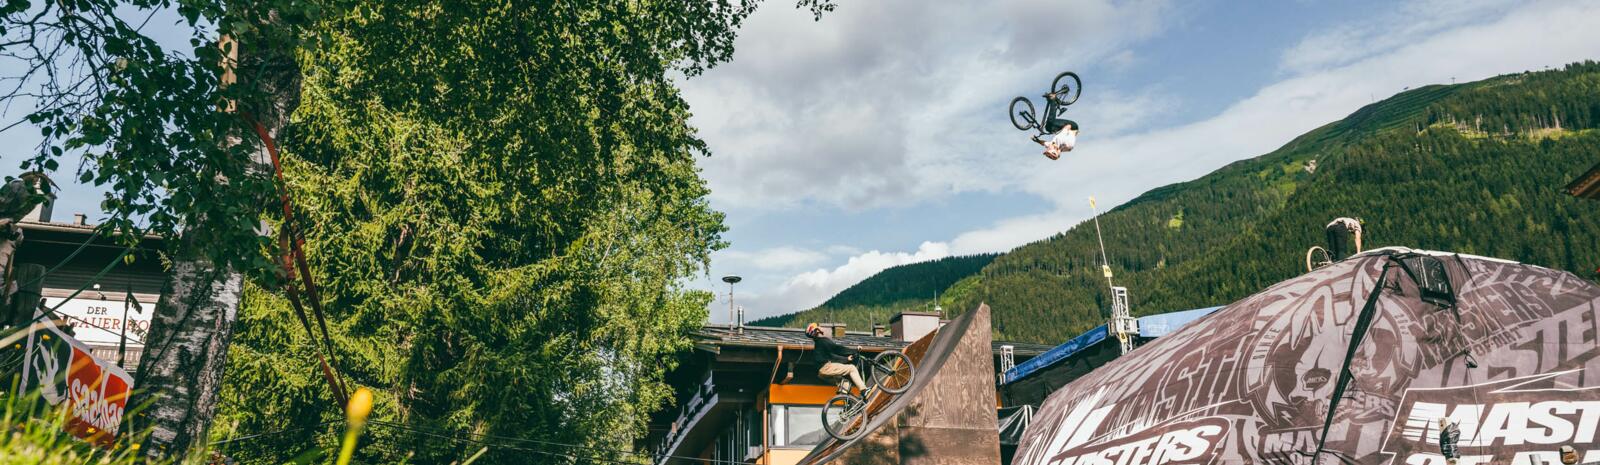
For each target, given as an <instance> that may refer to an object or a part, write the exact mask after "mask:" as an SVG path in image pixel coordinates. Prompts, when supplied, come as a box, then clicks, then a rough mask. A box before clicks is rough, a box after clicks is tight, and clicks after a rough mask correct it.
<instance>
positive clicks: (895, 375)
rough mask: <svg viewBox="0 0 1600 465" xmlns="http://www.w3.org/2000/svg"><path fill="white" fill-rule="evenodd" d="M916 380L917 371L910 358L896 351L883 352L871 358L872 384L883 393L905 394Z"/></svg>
mask: <svg viewBox="0 0 1600 465" xmlns="http://www.w3.org/2000/svg"><path fill="white" fill-rule="evenodd" d="M916 379H917V369H916V367H915V366H913V365H912V364H911V358H909V357H906V354H903V353H900V351H898V350H885V351H883V353H880V354H878V356H877V357H873V358H872V383H873V384H876V385H878V387H879V388H883V392H887V393H890V394H900V393H903V392H906V390H907V389H911V382H912V381H915V380H916Z"/></svg>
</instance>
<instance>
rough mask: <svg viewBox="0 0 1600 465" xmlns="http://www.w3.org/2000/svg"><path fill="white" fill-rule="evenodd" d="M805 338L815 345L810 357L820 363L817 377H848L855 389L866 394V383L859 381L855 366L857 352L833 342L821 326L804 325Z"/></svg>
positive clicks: (858, 372)
mask: <svg viewBox="0 0 1600 465" xmlns="http://www.w3.org/2000/svg"><path fill="white" fill-rule="evenodd" d="M806 337H810V338H811V341H812V343H813V344H815V345H816V350H815V351H813V355H812V357H815V359H816V361H818V362H821V363H822V367H821V368H818V369H817V376H821V377H824V378H840V377H848V378H850V382H851V383H852V384H855V386H856V389H860V390H861V392H863V393H864V392H867V383H866V382H865V381H862V380H861V370H860V369H858V368H856V364H855V359H856V356H858V355H860V352H859V351H857V350H855V349H852V348H849V347H845V346H843V345H840V344H839V343H837V342H833V339H832V338H829V337H828V335H827V332H825V331H823V330H822V326H820V325H818V324H816V323H812V324H808V325H806Z"/></svg>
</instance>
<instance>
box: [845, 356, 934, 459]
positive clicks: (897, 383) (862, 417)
mask: <svg viewBox="0 0 1600 465" xmlns="http://www.w3.org/2000/svg"><path fill="white" fill-rule="evenodd" d="M854 363H855V364H856V368H857V369H859V370H860V371H861V373H862V374H863V375H865V377H866V378H867V379H868V380H869V381H868V382H867V385H868V386H867V390H866V392H862V393H861V395H859V396H857V395H855V394H851V393H850V380H849V379H848V378H845V379H840V380H839V394H838V395H836V396H833V398H832V399H828V403H827V404H825V405H823V406H822V428H823V429H824V430H826V431H827V432H828V435H829V436H833V437H834V438H836V439H839V440H841V441H848V440H851V439H855V438H857V437H860V436H861V435H862V433H865V432H866V429H867V420H868V416H869V411H868V410H869V407H870V405H871V403H872V402H871V401H872V397H873V396H874V395H876V394H877V393H878V391H883V392H886V393H889V394H901V393H904V392H906V390H908V389H911V382H912V381H914V380H915V379H916V376H917V370H916V368H915V366H914V365H912V363H911V358H909V357H906V355H905V354H904V353H901V352H900V351H898V350H885V351H883V352H880V353H878V355H876V356H874V357H872V358H871V359H867V358H866V357H863V356H859V355H858V356H856V358H855V361H854Z"/></svg>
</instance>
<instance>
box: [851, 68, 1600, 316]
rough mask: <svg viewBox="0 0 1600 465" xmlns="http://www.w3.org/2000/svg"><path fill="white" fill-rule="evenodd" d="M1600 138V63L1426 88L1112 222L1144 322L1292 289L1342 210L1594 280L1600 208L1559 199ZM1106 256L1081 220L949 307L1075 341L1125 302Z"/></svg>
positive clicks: (1386, 232) (1423, 237) (1430, 245)
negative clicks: (1115, 299) (1103, 262)
mask: <svg viewBox="0 0 1600 465" xmlns="http://www.w3.org/2000/svg"><path fill="white" fill-rule="evenodd" d="M1597 128H1600V64H1597V63H1594V62H1586V63H1582V64H1574V65H1570V66H1567V67H1565V68H1564V69H1562V70H1557V71H1546V72H1538V73H1523V74H1516V75H1507V76H1500V77H1496V78H1492V79H1488V80H1484V81H1479V82H1474V83H1467V84H1460V85H1450V86H1444V85H1435V86H1428V87H1423V88H1419V89H1415V90H1411V91H1408V92H1405V93H1402V94H1399V95H1396V96H1394V97H1392V98H1389V99H1386V100H1384V101H1381V102H1378V103H1375V104H1372V105H1369V106H1367V107H1364V108H1362V109H1360V110H1358V111H1356V112H1355V113H1353V114H1351V115H1350V116H1349V117H1347V118H1345V119H1344V120H1342V121H1338V122H1334V123H1331V124H1328V125H1326V126H1324V127H1321V128H1318V129H1316V130H1313V131H1311V132H1309V133H1307V134H1305V135H1302V136H1300V137H1298V138H1296V139H1294V140H1292V141H1290V142H1289V143H1288V144H1286V145H1284V146H1283V147H1281V148H1279V149H1278V150H1275V151H1273V152H1271V153H1268V154H1266V155H1262V156H1259V157H1256V158H1253V159H1249V160H1243V161H1239V162H1235V163H1233V164H1230V165H1228V166H1225V167H1223V168H1222V169H1219V170H1217V171H1215V172H1212V173H1210V174H1208V175H1206V176H1203V177H1201V178H1199V179H1196V180H1194V181H1190V182H1185V183H1179V184H1174V185H1170V186H1165V187H1161V188H1157V189H1154V190H1151V191H1150V192H1147V193H1145V194H1144V195H1141V196H1139V197H1138V198H1135V199H1134V200H1132V201H1129V202H1127V203H1126V204H1123V205H1121V206H1119V207H1117V208H1115V209H1113V210H1111V211H1109V212H1107V213H1105V214H1104V215H1103V216H1102V217H1101V225H1102V227H1103V228H1104V230H1105V241H1106V247H1107V249H1108V250H1109V255H1110V259H1111V265H1112V268H1113V269H1114V270H1115V271H1116V281H1117V284H1118V285H1122V286H1127V287H1128V288H1129V290H1130V294H1131V298H1132V303H1133V311H1134V313H1135V314H1140V315H1143V314H1152V313H1162V312H1168V311H1175V310H1185V309H1190V308H1197V307H1205V306H1211V305H1221V304H1226V303H1229V302H1232V301H1235V300H1238V299H1240V298H1243V297H1245V296H1248V295H1249V294H1251V293H1254V292H1256V291H1258V290H1260V289H1262V288H1264V287H1266V286H1267V285H1270V284H1272V283H1274V282H1277V281H1281V280H1283V279H1287V278H1290V277H1293V276H1295V275H1297V274H1299V273H1301V272H1303V271H1304V265H1303V260H1304V254H1305V251H1306V249H1307V248H1308V247H1310V246H1312V245H1319V244H1321V242H1322V241H1323V232H1322V226H1323V225H1324V224H1325V223H1327V222H1328V221H1329V220H1330V219H1332V218H1334V217H1338V216H1353V217H1358V218H1361V219H1363V221H1364V222H1365V228H1366V236H1365V239H1366V243H1367V245H1368V248H1372V247H1382V246H1389V245H1398V246H1406V247H1414V248H1425V249H1435V250H1451V251H1459V252H1463V253H1471V254H1479V255H1487V256H1493V257H1500V258H1507V259H1513V260H1518V261H1521V262H1524V263H1530V264H1535V265H1542V266H1547V267H1552V268H1558V269H1564V270H1569V271H1573V272H1575V273H1578V274H1579V275H1581V276H1584V277H1588V278H1594V277H1595V272H1594V270H1595V267H1596V266H1600V202H1595V201H1588V200H1580V199H1576V198H1572V197H1569V196H1566V195H1564V194H1562V193H1561V191H1560V189H1561V187H1562V186H1564V185H1565V184H1566V183H1567V182H1568V181H1570V180H1571V179H1572V178H1574V177H1575V176H1577V175H1578V174H1580V173H1582V172H1583V170H1585V169H1587V168H1588V167H1590V166H1593V165H1594V164H1595V163H1596V162H1600V130H1597ZM1173 156H1175V157H1177V156H1183V155H1182V154H1173ZM1096 250H1097V248H1096V243H1095V237H1094V230H1093V226H1092V225H1091V224H1088V223H1083V224H1080V225H1078V226H1077V227H1074V228H1072V229H1069V230H1067V231H1065V232H1063V233H1060V234H1057V235H1055V236H1052V237H1050V238H1047V239H1044V240H1041V241H1039V242H1035V243H1032V244H1028V245H1025V246H1022V247H1019V248H1017V249H1015V250H1013V251H1011V252H1010V253H1007V254H1005V255H1003V256H1001V257H999V258H997V259H995V260H994V261H993V263H990V264H989V265H988V266H986V267H984V268H983V269H982V270H981V271H980V272H979V273H976V274H973V275H971V276H967V277H965V278H963V279H961V280H960V281H957V282H956V283H955V284H953V285H951V286H950V287H949V288H948V289H946V290H945V292H944V293H943V296H942V297H941V299H940V300H941V303H942V304H943V306H944V307H945V308H946V309H948V310H957V311H960V310H965V309H969V308H972V307H973V306H975V305H976V304H977V303H978V302H980V301H983V302H987V303H989V304H990V305H991V306H992V308H993V309H994V318H995V333H996V337H997V338H1004V339H1011V340H1021V341H1033V342H1044V343H1052V342H1059V341H1062V340H1064V339H1066V338H1068V337H1071V336H1072V335H1075V334H1077V333H1079V332H1081V331H1083V330H1085V329H1088V328H1090V327H1092V326H1094V325H1097V324H1100V323H1101V322H1102V321H1103V318H1104V316H1103V315H1104V309H1106V308H1107V299H1108V296H1109V293H1108V290H1107V289H1106V285H1105V279H1104V278H1103V277H1101V275H1100V272H1099V263H1098V260H1099V258H1098V253H1097V252H1096ZM847 292H849V291H847ZM870 311H871V312H872V313H875V314H877V315H882V314H884V313H892V311H891V310H884V309H881V308H878V309H870ZM831 316H833V317H834V318H833V319H835V320H842V321H847V322H850V323H852V324H863V323H858V322H857V321H855V320H867V321H870V320H869V319H868V316H867V315H844V314H839V312H834V314H833V315H831ZM883 319H884V318H877V321H882V320H883Z"/></svg>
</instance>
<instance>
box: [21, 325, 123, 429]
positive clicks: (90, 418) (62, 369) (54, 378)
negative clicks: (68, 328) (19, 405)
mask: <svg viewBox="0 0 1600 465" xmlns="http://www.w3.org/2000/svg"><path fill="white" fill-rule="evenodd" d="M26 353H27V355H26V358H25V359H24V361H23V367H22V370H23V379H22V383H23V387H24V389H34V388H37V389H38V390H39V394H40V397H41V398H42V399H43V400H44V401H45V402H46V403H48V404H50V405H52V406H60V405H63V404H65V405H67V406H69V407H70V408H71V412H70V415H71V416H70V417H68V419H67V424H66V429H67V431H68V432H71V433H72V434H73V435H75V436H78V437H80V438H84V439H86V440H88V441H90V442H93V443H95V444H100V445H109V444H111V443H112V442H113V441H115V440H116V437H117V434H119V433H120V432H121V428H122V416H123V414H124V413H125V412H126V411H127V406H128V395H129V393H130V392H132V389H133V377H132V376H129V375H128V372H126V371H123V369H121V368H118V367H117V366H116V364H115V363H111V362H107V361H104V360H100V359H96V358H95V357H94V356H92V355H90V352H89V347H88V346H85V345H83V343H82V342H79V341H77V340H76V339H73V338H72V337H71V336H68V335H67V334H66V333H63V332H61V330H59V329H56V328H55V327H43V328H38V329H34V330H32V331H31V332H30V333H29V334H28V342H27V350H26Z"/></svg>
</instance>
